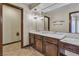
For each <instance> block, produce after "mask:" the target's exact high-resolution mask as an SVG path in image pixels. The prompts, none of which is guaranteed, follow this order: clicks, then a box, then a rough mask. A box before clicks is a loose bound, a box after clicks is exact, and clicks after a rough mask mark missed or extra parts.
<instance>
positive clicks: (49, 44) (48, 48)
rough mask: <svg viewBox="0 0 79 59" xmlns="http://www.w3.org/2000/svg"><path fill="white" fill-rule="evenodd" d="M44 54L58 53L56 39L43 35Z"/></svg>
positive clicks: (52, 54) (53, 54)
mask: <svg viewBox="0 0 79 59" xmlns="http://www.w3.org/2000/svg"><path fill="white" fill-rule="evenodd" d="M44 48H45V55H47V56H57V55H58V40H56V39H53V38H50V37H45V39H44Z"/></svg>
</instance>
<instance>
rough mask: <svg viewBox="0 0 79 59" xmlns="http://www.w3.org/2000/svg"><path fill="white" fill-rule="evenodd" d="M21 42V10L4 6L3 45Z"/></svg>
mask: <svg viewBox="0 0 79 59" xmlns="http://www.w3.org/2000/svg"><path fill="white" fill-rule="evenodd" d="M17 33H19V36H18V35H17ZM19 40H21V10H19V9H16V8H13V7H10V6H6V5H3V44H6V43H11V42H15V41H19Z"/></svg>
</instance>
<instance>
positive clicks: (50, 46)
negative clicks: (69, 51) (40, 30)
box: [29, 33, 59, 56]
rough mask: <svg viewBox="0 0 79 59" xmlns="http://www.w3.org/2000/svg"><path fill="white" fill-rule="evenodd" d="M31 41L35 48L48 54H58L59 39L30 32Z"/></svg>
mask: <svg viewBox="0 0 79 59" xmlns="http://www.w3.org/2000/svg"><path fill="white" fill-rule="evenodd" d="M29 39H30V40H29V43H30V45H31V46H32V47H34V49H36V50H37V51H39V52H41V53H42V54H44V55H46V56H58V54H59V46H58V42H59V40H58V39H55V38H50V37H46V36H42V35H38V34H32V33H30V34H29Z"/></svg>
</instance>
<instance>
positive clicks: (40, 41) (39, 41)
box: [35, 39, 42, 52]
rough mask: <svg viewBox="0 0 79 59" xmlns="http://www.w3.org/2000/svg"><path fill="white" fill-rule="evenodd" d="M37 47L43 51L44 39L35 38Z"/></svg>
mask: <svg viewBox="0 0 79 59" xmlns="http://www.w3.org/2000/svg"><path fill="white" fill-rule="evenodd" d="M35 43H36V44H35V48H36V49H37V50H38V51H40V52H42V39H35Z"/></svg>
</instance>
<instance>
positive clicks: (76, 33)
mask: <svg viewBox="0 0 79 59" xmlns="http://www.w3.org/2000/svg"><path fill="white" fill-rule="evenodd" d="M75 13H79V11H74V12H70V13H69V33H72V32H71V14H75ZM74 34H75V33H74ZM76 34H79V33H76Z"/></svg>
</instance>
